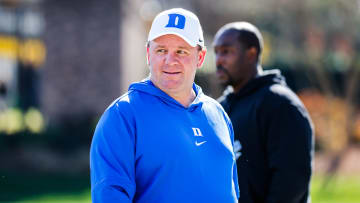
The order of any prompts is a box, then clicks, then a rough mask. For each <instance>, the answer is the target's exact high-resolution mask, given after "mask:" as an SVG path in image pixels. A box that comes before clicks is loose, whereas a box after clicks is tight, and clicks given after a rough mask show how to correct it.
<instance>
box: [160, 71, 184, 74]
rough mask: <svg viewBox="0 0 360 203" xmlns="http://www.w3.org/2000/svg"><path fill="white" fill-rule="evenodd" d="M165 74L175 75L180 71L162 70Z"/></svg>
mask: <svg viewBox="0 0 360 203" xmlns="http://www.w3.org/2000/svg"><path fill="white" fill-rule="evenodd" d="M164 73H165V74H170V75H176V74H179V73H180V72H168V71H164Z"/></svg>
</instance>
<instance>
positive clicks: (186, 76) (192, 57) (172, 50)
mask: <svg viewBox="0 0 360 203" xmlns="http://www.w3.org/2000/svg"><path fill="white" fill-rule="evenodd" d="M205 54H206V51H205V50H202V51H199V50H198V48H197V47H191V46H190V45H189V44H188V43H187V42H186V41H184V40H183V39H182V38H180V37H178V36H176V35H172V34H168V35H163V36H161V37H158V38H156V39H155V40H153V41H151V42H150V45H149V47H148V48H147V57H148V62H149V67H150V73H151V76H150V80H151V81H152V82H153V83H154V84H155V86H157V87H158V88H160V89H161V90H163V91H164V92H166V93H168V94H170V95H171V94H181V93H184V92H186V93H187V92H189V91H190V90H191V89H192V84H193V82H194V78H195V73H196V70H197V69H198V68H200V67H201V65H202V63H203V61H204V58H205Z"/></svg>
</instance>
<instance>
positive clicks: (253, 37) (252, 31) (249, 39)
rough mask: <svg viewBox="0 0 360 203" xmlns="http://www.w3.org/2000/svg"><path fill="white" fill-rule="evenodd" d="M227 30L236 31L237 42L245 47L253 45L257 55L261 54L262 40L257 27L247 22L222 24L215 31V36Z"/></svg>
mask: <svg viewBox="0 0 360 203" xmlns="http://www.w3.org/2000/svg"><path fill="white" fill-rule="evenodd" d="M229 31H235V32H236V33H238V40H239V42H240V43H241V44H242V45H243V46H244V47H245V48H246V49H248V48H250V47H255V48H256V49H257V51H258V52H257V57H258V58H259V56H261V53H262V50H263V47H264V41H263V37H262V35H261V33H260V31H259V29H258V28H256V27H255V26H254V25H252V24H251V23H248V22H233V23H229V24H226V25H224V26H223V27H222V28H220V30H219V31H218V32H217V33H216V36H220V35H221V34H223V33H225V32H229Z"/></svg>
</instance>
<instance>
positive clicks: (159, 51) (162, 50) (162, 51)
mask: <svg viewBox="0 0 360 203" xmlns="http://www.w3.org/2000/svg"><path fill="white" fill-rule="evenodd" d="M165 52H166V50H165V49H157V50H156V53H165Z"/></svg>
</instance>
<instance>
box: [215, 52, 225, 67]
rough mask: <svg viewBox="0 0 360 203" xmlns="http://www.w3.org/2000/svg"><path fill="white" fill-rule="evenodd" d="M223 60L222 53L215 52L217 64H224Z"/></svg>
mask: <svg viewBox="0 0 360 203" xmlns="http://www.w3.org/2000/svg"><path fill="white" fill-rule="evenodd" d="M223 62H224V58H223V57H222V56H221V55H220V54H215V63H216V66H219V65H222V64H223Z"/></svg>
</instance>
